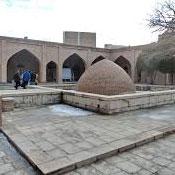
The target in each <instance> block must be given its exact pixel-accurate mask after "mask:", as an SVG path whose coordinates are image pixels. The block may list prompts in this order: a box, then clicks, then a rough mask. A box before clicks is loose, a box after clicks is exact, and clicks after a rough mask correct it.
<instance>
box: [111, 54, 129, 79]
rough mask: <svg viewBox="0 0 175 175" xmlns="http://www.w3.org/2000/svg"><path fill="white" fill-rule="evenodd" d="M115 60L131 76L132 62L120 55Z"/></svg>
mask: <svg viewBox="0 0 175 175" xmlns="http://www.w3.org/2000/svg"><path fill="white" fill-rule="evenodd" d="M114 62H115V63H116V64H118V65H119V66H120V67H121V68H123V69H124V70H125V72H126V73H127V74H128V75H129V76H130V77H131V64H130V62H129V61H128V60H127V59H126V58H125V57H123V56H119V57H118V58H117V59H116V60H115V61H114Z"/></svg>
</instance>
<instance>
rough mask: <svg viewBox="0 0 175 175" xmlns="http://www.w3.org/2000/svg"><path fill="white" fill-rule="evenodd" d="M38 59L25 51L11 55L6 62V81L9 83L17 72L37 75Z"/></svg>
mask: <svg viewBox="0 0 175 175" xmlns="http://www.w3.org/2000/svg"><path fill="white" fill-rule="evenodd" d="M39 65H40V62H39V59H38V58H37V57H36V56H35V55H34V54H32V53H31V52H29V51H28V50H26V49H23V50H21V51H19V52H17V53H15V54H14V55H12V56H11V57H10V58H9V60H8V62H7V81H8V82H11V81H12V79H13V75H14V74H15V72H17V70H19V71H20V72H21V73H22V71H23V70H30V71H32V72H34V73H36V74H39Z"/></svg>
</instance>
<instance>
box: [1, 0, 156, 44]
mask: <svg viewBox="0 0 175 175" xmlns="http://www.w3.org/2000/svg"><path fill="white" fill-rule="evenodd" d="M155 3H156V0H142V1H141V0H132V1H131V0H72V1H71V0H64V1H63V0H0V21H1V27H0V35H6V36H16V37H24V36H26V35H27V36H28V37H29V38H33V39H41V40H51V41H58V42H62V32H63V31H65V30H72V31H89V32H97V45H98V46H101V47H102V46H103V45H104V44H105V43H113V44H125V45H137V44H144V43H148V42H151V41H154V40H156V36H157V34H152V33H151V31H150V30H149V29H148V28H147V27H146V22H145V19H146V18H147V17H148V16H147V14H148V13H151V10H152V9H153V7H154V6H155Z"/></svg>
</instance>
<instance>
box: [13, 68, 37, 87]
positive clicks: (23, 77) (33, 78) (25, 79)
mask: <svg viewBox="0 0 175 175" xmlns="http://www.w3.org/2000/svg"><path fill="white" fill-rule="evenodd" d="M37 78H38V75H37V74H35V73H34V72H32V71H30V70H25V71H23V72H22V74H21V73H20V71H19V70H18V71H17V72H16V73H15V74H14V76H13V81H14V87H15V89H18V87H19V86H21V87H23V89H26V86H27V85H28V84H33V85H37V84H38V81H37Z"/></svg>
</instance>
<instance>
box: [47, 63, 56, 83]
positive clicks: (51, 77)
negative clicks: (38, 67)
mask: <svg viewBox="0 0 175 175" xmlns="http://www.w3.org/2000/svg"><path fill="white" fill-rule="evenodd" d="M56 69H57V65H56V63H55V62H54V61H50V62H49V63H48V64H47V65H46V81H47V82H56V80H57V78H56V77H57V74H56V72H57V70H56Z"/></svg>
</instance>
